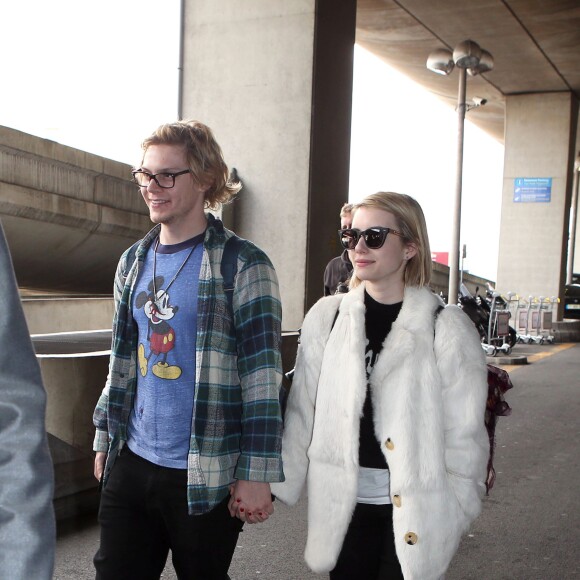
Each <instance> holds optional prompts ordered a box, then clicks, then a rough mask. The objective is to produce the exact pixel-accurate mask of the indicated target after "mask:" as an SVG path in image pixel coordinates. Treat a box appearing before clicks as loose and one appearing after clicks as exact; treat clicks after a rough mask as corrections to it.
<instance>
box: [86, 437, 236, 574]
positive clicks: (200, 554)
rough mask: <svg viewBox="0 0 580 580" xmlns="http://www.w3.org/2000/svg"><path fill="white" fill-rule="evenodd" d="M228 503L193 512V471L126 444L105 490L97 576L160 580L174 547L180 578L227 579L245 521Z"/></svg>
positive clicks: (226, 501) (103, 493)
mask: <svg viewBox="0 0 580 580" xmlns="http://www.w3.org/2000/svg"><path fill="white" fill-rule="evenodd" d="M227 503H228V497H226V498H225V499H224V501H222V502H221V503H220V504H219V505H218V506H216V507H215V508H214V509H213V510H212V511H210V512H208V513H206V514H203V515H200V516H190V515H188V513H187V471H186V470H185V469H169V468H166V467H160V466H158V465H154V464H153V463H151V462H149V461H147V460H145V459H143V458H141V457H138V456H137V455H135V454H134V453H132V452H131V451H130V450H129V449H128V448H127V447H125V448H124V449H123V451H122V452H121V454H120V455H119V457H117V460H116V462H115V465H114V467H113V469H112V471H111V474H110V476H109V480H108V482H107V485H106V486H105V488H104V489H103V492H102V495H101V505H100V508H99V524H100V526H101V545H100V547H99V550H98V552H97V554H96V555H95V558H94V564H95V568H96V570H97V576H96V578H97V580H158V579H159V577H160V575H161V573H162V572H163V569H164V567H165V563H166V561H167V555H168V552H169V550H171V554H172V561H173V566H174V568H175V571H176V573H177V576H178V578H179V579H180V580H225V579H226V578H227V577H228V576H227V572H228V568H229V566H230V563H231V560H232V556H233V553H234V550H235V547H236V543H237V540H238V535H239V533H240V531H241V529H242V526H243V523H242V522H241V521H240V520H239V519H238V518H232V517H231V516H230V513H229V511H228V507H227Z"/></svg>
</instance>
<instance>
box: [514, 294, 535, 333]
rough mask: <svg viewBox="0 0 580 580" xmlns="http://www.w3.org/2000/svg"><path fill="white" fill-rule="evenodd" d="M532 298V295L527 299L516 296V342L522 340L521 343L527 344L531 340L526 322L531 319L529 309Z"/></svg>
mask: <svg viewBox="0 0 580 580" xmlns="http://www.w3.org/2000/svg"><path fill="white" fill-rule="evenodd" d="M532 299H533V296H530V297H529V299H528V300H526V299H525V298H522V297H518V306H517V309H516V332H517V336H518V338H517V340H518V342H522V343H523V344H528V343H529V342H530V340H531V336H530V333H529V329H528V324H529V322H530V320H531V316H530V310H531V305H532Z"/></svg>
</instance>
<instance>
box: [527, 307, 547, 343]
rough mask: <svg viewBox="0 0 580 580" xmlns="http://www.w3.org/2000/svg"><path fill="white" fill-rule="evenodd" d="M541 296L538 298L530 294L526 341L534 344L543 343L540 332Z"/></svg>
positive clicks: (542, 336)
mask: <svg viewBox="0 0 580 580" xmlns="http://www.w3.org/2000/svg"><path fill="white" fill-rule="evenodd" d="M543 299H544V297H543V296H540V297H539V298H537V297H535V296H530V312H529V318H528V342H529V343H532V342H533V343H535V344H543V343H544V335H543V333H542V300H543Z"/></svg>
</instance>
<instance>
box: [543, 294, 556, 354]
mask: <svg viewBox="0 0 580 580" xmlns="http://www.w3.org/2000/svg"><path fill="white" fill-rule="evenodd" d="M558 302H559V300H558V298H557V297H556V296H552V298H551V299H550V298H544V297H543V296H540V328H539V331H540V334H541V335H542V337H543V339H544V342H549V343H550V344H551V343H553V342H554V335H553V334H552V321H553V319H554V306H555V305H557V304H558ZM556 307H557V306H556Z"/></svg>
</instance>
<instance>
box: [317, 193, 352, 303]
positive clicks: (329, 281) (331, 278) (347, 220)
mask: <svg viewBox="0 0 580 580" xmlns="http://www.w3.org/2000/svg"><path fill="white" fill-rule="evenodd" d="M353 207H354V205H353V204H352V203H345V204H344V205H343V206H342V208H341V210H340V229H341V230H345V229H347V228H350V226H351V224H352V209H353ZM351 272H352V264H351V263H350V260H349V259H348V254H347V252H346V251H343V252H342V254H341V255H340V256H337V257H336V258H332V260H330V262H328V264H327V266H326V269H325V270H324V295H325V296H330V295H332V294H342V293H343V292H347V291H348V279H349V278H350V274H351Z"/></svg>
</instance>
